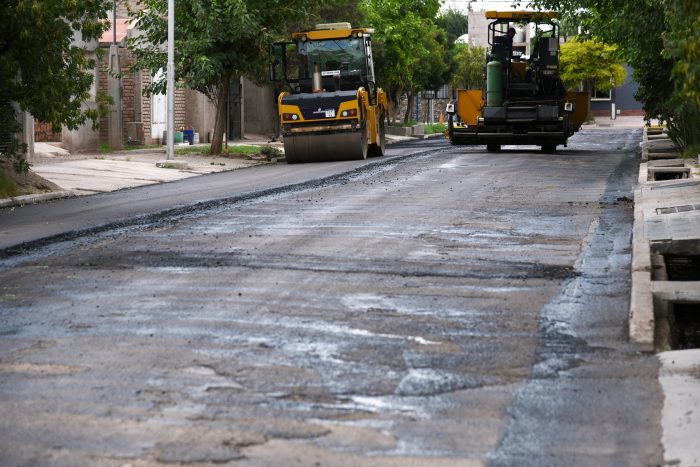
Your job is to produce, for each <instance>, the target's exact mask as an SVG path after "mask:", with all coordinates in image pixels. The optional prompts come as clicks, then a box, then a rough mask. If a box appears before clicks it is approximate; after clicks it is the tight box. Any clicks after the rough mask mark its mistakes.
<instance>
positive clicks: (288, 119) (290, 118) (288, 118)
mask: <svg viewBox="0 0 700 467" xmlns="http://www.w3.org/2000/svg"><path fill="white" fill-rule="evenodd" d="M282 120H284V121H286V122H293V121H295V120H299V115H297V114H282Z"/></svg>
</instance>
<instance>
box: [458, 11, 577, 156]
mask: <svg viewBox="0 0 700 467" xmlns="http://www.w3.org/2000/svg"><path fill="white" fill-rule="evenodd" d="M485 15H486V19H487V20H492V21H490V22H489V23H488V31H487V32H488V45H489V47H488V50H487V55H486V62H487V63H486V70H485V73H484V85H483V87H482V89H470V90H467V89H460V90H458V91H457V101H456V103H450V104H448V108H447V113H448V127H447V131H446V135H447V137H448V138H449V139H450V141H451V142H452V143H453V144H469V145H486V147H487V149H488V150H489V151H491V152H493V151H499V150H500V149H501V146H502V145H507V144H511V145H537V146H540V147H541V148H542V150H543V151H545V152H554V151H555V150H556V147H557V146H558V145H564V146H566V144H567V140H568V138H569V137H570V136H571V135H573V134H574V132H576V131H578V129H579V128H580V127H581V125H582V124H583V122H584V121H585V120H586V117H587V114H588V95H587V93H585V92H567V90H566V88H565V87H564V85H563V83H562V81H561V79H560V76H559V45H560V40H559V23H558V21H557V17H558V14H557V13H556V12H534V11H507V12H499V11H487V12H486V13H485ZM509 30H513V32H515V36H513V34H512V33H511V34H509V33H508V31H509ZM516 31H517V32H516ZM528 36H529V37H530V38H529V40H528Z"/></svg>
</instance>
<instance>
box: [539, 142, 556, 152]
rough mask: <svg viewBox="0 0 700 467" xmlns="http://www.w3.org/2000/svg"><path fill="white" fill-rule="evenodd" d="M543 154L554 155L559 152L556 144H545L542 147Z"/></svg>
mask: <svg viewBox="0 0 700 467" xmlns="http://www.w3.org/2000/svg"><path fill="white" fill-rule="evenodd" d="M542 152H543V153H545V154H554V153H555V152H557V145H556V144H543V145H542Z"/></svg>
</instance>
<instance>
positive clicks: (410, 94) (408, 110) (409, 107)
mask: <svg viewBox="0 0 700 467" xmlns="http://www.w3.org/2000/svg"><path fill="white" fill-rule="evenodd" d="M406 97H407V99H408V102H407V105H406V115H404V117H403V122H404V123H408V121H409V120H410V119H411V115H413V108H414V101H415V96H414V95H413V91H409V92H408V93H407V94H406Z"/></svg>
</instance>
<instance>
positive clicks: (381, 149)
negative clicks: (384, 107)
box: [367, 113, 386, 157]
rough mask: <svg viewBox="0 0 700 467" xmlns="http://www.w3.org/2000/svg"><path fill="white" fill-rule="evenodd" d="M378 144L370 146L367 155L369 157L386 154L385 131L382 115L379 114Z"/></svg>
mask: <svg viewBox="0 0 700 467" xmlns="http://www.w3.org/2000/svg"><path fill="white" fill-rule="evenodd" d="M378 130H379V135H377V136H378V140H379V142H378V144H370V145H369V148H368V151H367V155H368V156H369V157H382V156H383V155H384V154H385V153H386V130H385V128H384V113H381V114H379V128H378Z"/></svg>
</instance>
